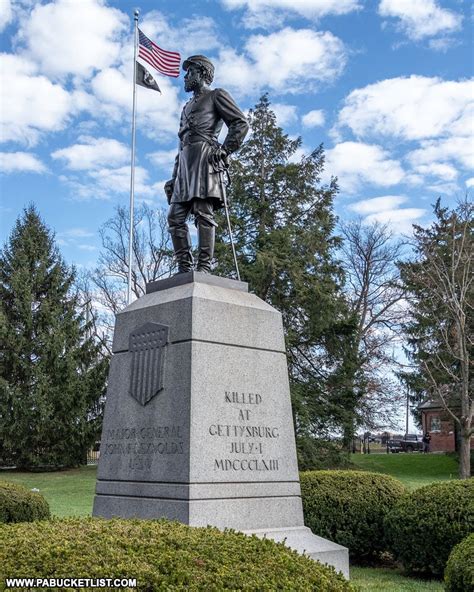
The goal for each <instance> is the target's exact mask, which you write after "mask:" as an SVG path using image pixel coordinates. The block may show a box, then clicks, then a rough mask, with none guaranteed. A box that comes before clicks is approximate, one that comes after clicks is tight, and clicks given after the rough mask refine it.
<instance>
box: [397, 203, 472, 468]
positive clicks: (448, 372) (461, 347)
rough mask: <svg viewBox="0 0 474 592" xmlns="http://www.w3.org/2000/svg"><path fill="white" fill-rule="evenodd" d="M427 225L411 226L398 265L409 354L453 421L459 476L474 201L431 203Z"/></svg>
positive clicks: (466, 456)
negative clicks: (408, 255) (408, 258)
mask: <svg viewBox="0 0 474 592" xmlns="http://www.w3.org/2000/svg"><path fill="white" fill-rule="evenodd" d="M434 211H435V214H436V220H435V221H434V222H433V224H432V225H431V226H430V227H429V228H421V227H420V226H415V228H414V244H413V247H414V250H415V254H416V259H415V260H414V261H412V262H409V263H405V264H403V265H402V266H401V270H402V277H403V280H404V282H405V284H406V287H407V289H408V290H409V292H410V294H411V298H410V306H411V321H410V322H409V323H408V324H407V327H406V331H407V334H408V336H409V344H410V350H411V356H410V357H411V358H412V360H413V361H414V362H415V367H416V373H417V377H418V379H419V381H420V382H421V383H422V385H423V391H424V393H425V395H426V396H428V397H430V398H432V399H435V400H437V401H439V402H440V403H441V404H442V406H443V407H444V409H445V411H446V413H447V414H448V415H449V416H450V417H451V418H452V419H453V421H454V422H455V425H456V424H457V426H458V430H459V434H460V436H461V438H460V449H459V455H460V463H459V472H460V476H461V478H467V477H469V476H470V442H471V438H472V433H473V425H472V419H473V411H474V404H473V399H472V387H473V385H472V378H471V374H470V372H471V365H472V362H471V355H472V346H473V325H474V318H473V317H474V315H473V308H474V298H473V296H474V275H473V263H472V262H473V257H474V241H473V234H474V232H473V231H474V225H473V213H474V206H473V205H472V204H471V203H469V202H468V201H467V200H465V201H462V202H460V203H459V204H458V206H457V207H456V209H453V210H448V209H447V208H443V207H441V205H440V202H439V200H438V202H437V204H436V205H435V209H434Z"/></svg>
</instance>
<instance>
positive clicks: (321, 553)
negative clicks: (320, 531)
mask: <svg viewBox="0 0 474 592" xmlns="http://www.w3.org/2000/svg"><path fill="white" fill-rule="evenodd" d="M243 532H244V534H248V535H252V534H254V535H256V536H258V537H260V538H267V539H272V540H274V541H276V542H277V543H284V544H285V545H286V546H287V547H290V549H294V550H295V551H298V553H301V554H302V555H308V556H309V557H311V559H315V560H316V561H319V562H320V563H324V564H326V565H332V566H333V567H334V569H335V570H336V571H338V572H339V571H340V572H342V575H343V576H344V577H345V578H347V579H349V550H348V549H347V548H346V547H342V546H341V545H338V544H336V543H333V542H331V541H328V540H327V539H323V538H322V537H320V536H317V535H315V534H313V533H312V532H311V530H310V529H309V528H308V527H306V526H297V527H295V528H277V529H273V530H267V529H263V530H245V531H243Z"/></svg>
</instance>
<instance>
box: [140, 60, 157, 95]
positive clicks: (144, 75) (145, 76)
mask: <svg viewBox="0 0 474 592" xmlns="http://www.w3.org/2000/svg"><path fill="white" fill-rule="evenodd" d="M136 83H137V84H139V85H140V86H144V87H145V88H149V89H151V90H157V91H158V92H159V93H161V90H160V87H159V86H158V84H157V82H156V80H155V79H154V78H153V76H152V75H151V74H150V72H148V70H147V69H146V68H145V67H144V66H142V65H141V64H140V62H137V80H136Z"/></svg>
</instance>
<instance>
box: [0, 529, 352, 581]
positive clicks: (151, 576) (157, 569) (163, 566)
mask: <svg viewBox="0 0 474 592" xmlns="http://www.w3.org/2000/svg"><path fill="white" fill-rule="evenodd" d="M19 574H24V575H28V577H45V574H47V577H48V578H49V577H56V578H60V577H77V578H78V577H88V578H104V577H107V578H108V577H110V578H136V579H137V590H140V591H146V592H148V591H155V590H203V591H206V592H209V591H216V592H217V591H220V590H244V591H245V590H248V591H250V590H262V591H264V590H265V591H271V590H285V591H286V590H295V591H296V590H301V591H303V590H304V591H307V590H317V591H320V592H354V591H355V588H354V587H353V586H352V585H351V584H350V583H349V582H347V581H346V580H345V579H344V578H343V577H342V576H341V575H338V574H336V573H335V572H334V570H333V569H330V568H328V567H325V566H323V565H321V564H320V563H317V562H315V561H313V560H311V559H309V558H308V557H305V556H302V555H299V554H298V553H296V552H295V551H292V550H290V549H288V548H287V547H285V546H284V545H283V544H281V543H275V542H274V541H271V540H268V539H259V538H257V537H255V536H253V537H248V536H245V535H244V534H242V533H237V532H234V531H226V532H221V531H219V530H217V529H216V528H212V527H208V528H190V527H189V526H185V525H183V524H179V523H177V522H170V521H167V520H123V519H113V520H103V519H100V518H66V519H53V520H50V521H44V522H35V523H33V524H11V525H5V526H4V527H3V528H1V529H0V587H1V586H2V584H4V581H5V577H9V576H18V575H19ZM81 590H94V589H93V588H81Z"/></svg>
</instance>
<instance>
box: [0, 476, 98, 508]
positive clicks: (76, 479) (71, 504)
mask: <svg viewBox="0 0 474 592" xmlns="http://www.w3.org/2000/svg"><path fill="white" fill-rule="evenodd" d="M96 474H97V467H95V466H89V467H81V468H80V469H71V470H69V471H55V472H52V473H24V472H20V471H1V472H0V480H1V481H11V482H13V483H20V484H21V485H24V486H25V487H27V488H28V489H33V488H36V489H39V490H40V493H41V494H43V495H44V497H45V498H46V500H47V501H48V503H49V507H50V508H51V513H52V514H54V515H56V516H61V517H63V516H90V514H91V512H92V502H93V499H94V491H95V480H96Z"/></svg>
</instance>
